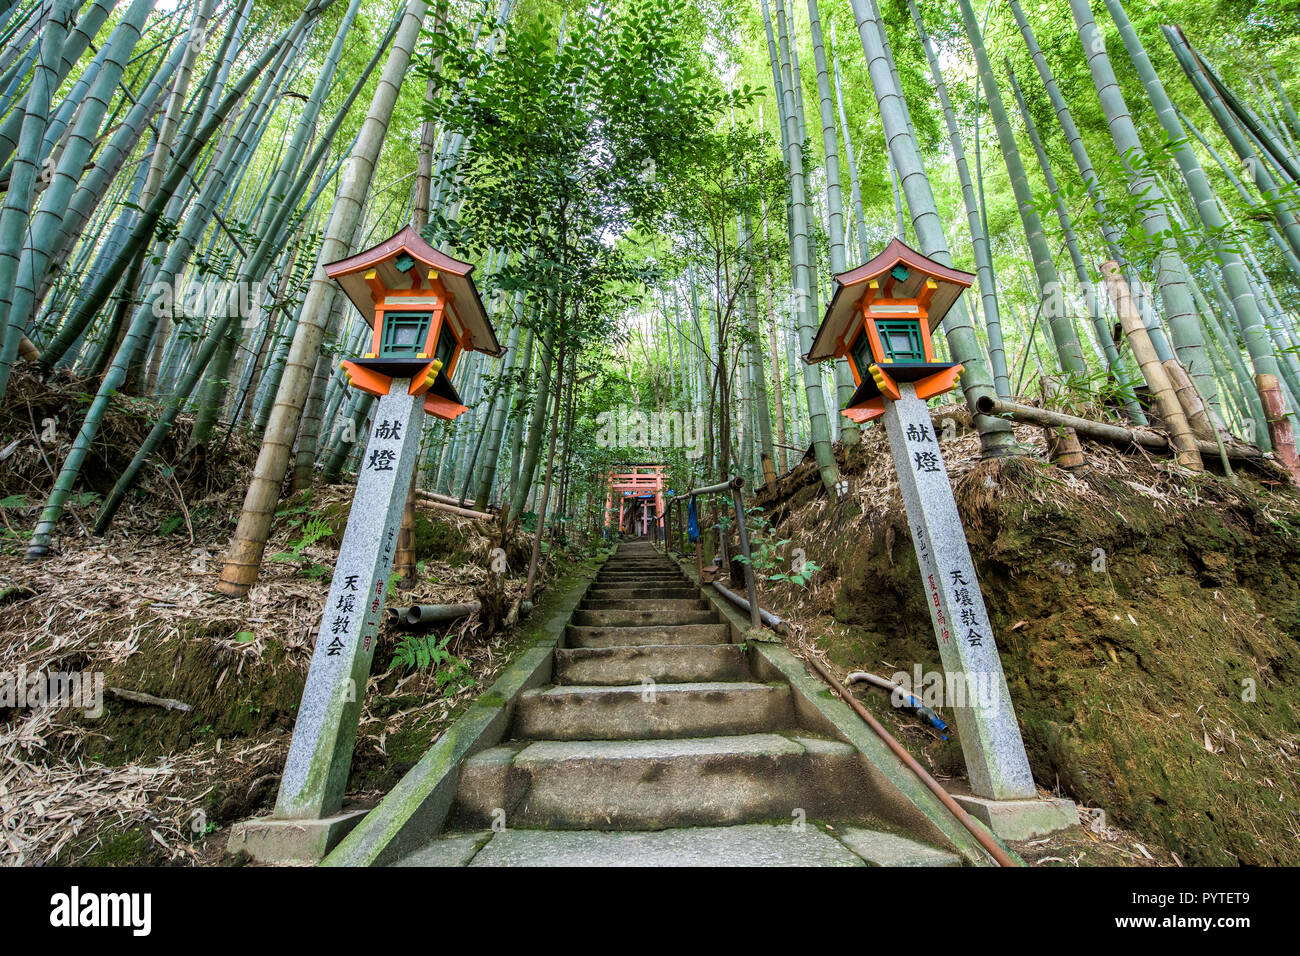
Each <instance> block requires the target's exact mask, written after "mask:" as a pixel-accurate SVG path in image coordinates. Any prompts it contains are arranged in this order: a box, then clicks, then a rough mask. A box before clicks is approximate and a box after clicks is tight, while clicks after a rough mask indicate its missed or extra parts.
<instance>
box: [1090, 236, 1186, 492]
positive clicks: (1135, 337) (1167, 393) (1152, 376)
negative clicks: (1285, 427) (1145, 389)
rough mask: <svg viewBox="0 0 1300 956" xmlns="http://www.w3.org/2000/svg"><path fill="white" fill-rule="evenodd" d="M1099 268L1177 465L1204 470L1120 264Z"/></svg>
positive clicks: (1184, 416) (1111, 262)
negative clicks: (1166, 434)
mask: <svg viewBox="0 0 1300 956" xmlns="http://www.w3.org/2000/svg"><path fill="white" fill-rule="evenodd" d="M1100 268H1101V274H1102V276H1104V277H1105V280H1106V291H1107V292H1108V293H1110V300H1111V303H1112V304H1113V305H1114V307H1115V314H1116V315H1118V316H1119V320H1120V323H1121V324H1122V325H1123V327H1124V337H1125V338H1127V339H1128V345H1129V348H1130V349H1132V350H1133V358H1134V359H1136V360H1137V363H1138V367H1139V368H1140V369H1141V370H1142V377H1143V378H1144V379H1146V383H1147V385H1148V386H1149V387H1150V388H1151V394H1152V397H1153V398H1154V399H1155V403H1156V408H1157V409H1158V411H1159V412H1160V417H1161V418H1162V419H1164V423H1165V428H1166V429H1167V430H1168V431H1169V440H1170V443H1171V444H1172V445H1173V448H1174V455H1175V457H1176V458H1177V460H1178V464H1180V465H1182V466H1183V467H1184V468H1187V469H1189V470H1191V471H1204V470H1205V464H1204V463H1203V462H1202V461H1201V453H1200V451H1199V450H1198V449H1197V446H1196V434H1195V433H1194V432H1193V431H1192V426H1191V424H1190V423H1189V422H1188V420H1187V416H1186V415H1185V414H1184V413H1183V406H1182V403H1181V402H1180V401H1179V400H1178V393H1177V392H1176V391H1175V390H1174V386H1173V383H1172V382H1171V381H1170V380H1169V373H1168V372H1167V371H1166V370H1165V367H1164V366H1163V365H1162V364H1161V363H1160V359H1159V357H1158V356H1157V355H1156V350H1155V346H1154V345H1152V344H1151V336H1150V335H1148V334H1147V329H1146V326H1145V325H1143V324H1142V317H1141V316H1140V315H1139V314H1138V310H1137V307H1136V306H1134V304H1133V297H1132V295H1131V293H1130V292H1129V288H1128V283H1127V282H1126V281H1125V280H1124V277H1123V276H1122V275H1121V274H1120V268H1119V263H1118V262H1116V261H1115V260H1114V259H1111V260H1110V261H1108V262H1103V263H1102V264H1101V266H1100Z"/></svg>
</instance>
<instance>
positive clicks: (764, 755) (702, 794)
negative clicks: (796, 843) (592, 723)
mask: <svg viewBox="0 0 1300 956" xmlns="http://www.w3.org/2000/svg"><path fill="white" fill-rule="evenodd" d="M858 759H859V758H858V752H857V751H856V750H855V749H854V748H853V747H851V746H849V745H848V744H845V743H842V742H840V741H836V740H824V739H820V738H811V737H802V736H800V737H796V736H789V737H787V736H783V735H780V734H747V735H743V736H735V737H705V738H686V739H681V740H609V741H606V740H583V741H538V742H535V743H523V742H516V743H513V744H507V745H502V746H497V747H491V748H489V749H487V750H484V751H482V752H481V753H478V754H475V755H474V756H473V757H471V758H469V759H468V760H466V761H465V763H464V765H463V767H462V769H461V775H460V784H459V789H458V790H457V794H456V806H455V807H454V808H453V811H452V813H453V817H454V822H455V823H456V824H458V825H461V826H464V827H466V828H481V827H484V826H489V825H491V824H492V823H493V821H494V820H497V821H499V822H503V823H504V824H505V826H506V827H507V828H513V827H525V828H532V827H544V828H548V829H557V830H660V829H664V828H667V827H683V826H716V825H721V824H731V823H751V822H757V821H772V820H782V821H784V820H795V819H813V818H821V819H837V818H838V819H854V820H856V819H858V818H859V817H860V816H862V810H861V809H860V808H861V802H860V801H861V795H862V794H863V793H864V792H865V788H866V781H865V779H864V774H863V772H862V767H861V765H860V764H859V762H858ZM502 813H504V818H502V816H501V814H502Z"/></svg>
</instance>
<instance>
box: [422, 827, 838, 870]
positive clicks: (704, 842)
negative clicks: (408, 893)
mask: <svg viewBox="0 0 1300 956" xmlns="http://www.w3.org/2000/svg"><path fill="white" fill-rule="evenodd" d="M471 836H472V835H471ZM449 839H450V838H449ZM435 842H440V841H435ZM459 845H460V846H462V847H463V846H469V847H470V848H472V847H473V846H474V843H473V841H469V842H466V841H465V838H464V837H462V838H461V843H460V844H459ZM448 849H450V848H448ZM415 855H416V854H412V856H415ZM463 857H464V854H463V852H462V853H455V852H450V853H449V852H447V851H446V850H444V851H443V853H442V854H440V858H442V859H446V860H455V861H456V862H455V863H452V864H451V865H459V861H460V859H461V858H463ZM407 865H412V866H415V865H421V864H419V863H416V862H414V861H413V862H411V863H409V864H407ZM423 865H429V863H427V862H426V863H424V864H423ZM433 865H437V864H436V863H435V864H433ZM468 865H470V866H666V867H673V866H761V867H770V866H862V865H863V862H862V860H861V859H859V858H858V857H857V856H856V855H854V854H853V853H852V852H850V851H849V850H848V848H847V847H845V846H844V844H842V843H840V842H839V841H838V840H836V839H835V838H834V837H832V836H829V835H827V834H826V833H824V832H823V831H822V830H819V829H818V828H817V827H815V826H813V825H812V824H808V825H807V826H805V827H803V828H801V829H797V830H796V829H795V828H794V827H792V826H790V825H789V824H787V823H780V824H773V823H750V824H741V825H739V826H730V827H680V828H677V829H673V830H654V831H650V832H645V831H641V832H637V831H626V830H620V831H614V832H608V831H601V830H568V831H555V830H510V829H506V830H503V831H502V832H500V833H497V834H493V835H492V838H491V840H490V841H489V842H488V843H487V844H486V845H485V846H484V847H483V848H482V849H481V850H478V851H477V853H475V854H474V855H473V856H472V857H470V858H469V863H468Z"/></svg>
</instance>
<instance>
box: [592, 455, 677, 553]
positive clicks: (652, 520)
mask: <svg viewBox="0 0 1300 956" xmlns="http://www.w3.org/2000/svg"><path fill="white" fill-rule="evenodd" d="M622 467H624V468H630V470H629V471H611V472H610V473H609V477H608V478H607V479H606V486H607V487H606V494H605V526H606V527H608V528H611V529H614V530H616V531H617V532H618V533H619V534H636V535H639V536H641V537H645V536H647V535H648V534H649V533H650V526H651V524H654V525H655V526H657V527H659V528H660V529H662V528H663V520H664V519H663V515H664V467H665V466H663V465H630V466H629V465H624V466H622Z"/></svg>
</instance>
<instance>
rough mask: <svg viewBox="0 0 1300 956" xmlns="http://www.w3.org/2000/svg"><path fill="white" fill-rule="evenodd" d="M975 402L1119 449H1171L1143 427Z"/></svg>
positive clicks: (1214, 450)
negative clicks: (1067, 430) (1132, 446)
mask: <svg viewBox="0 0 1300 956" xmlns="http://www.w3.org/2000/svg"><path fill="white" fill-rule="evenodd" d="M975 405H976V409H977V410H978V411H979V413H980V414H981V415H1006V416H1007V417H1009V418H1011V419H1013V420H1015V421H1018V422H1024V423H1025V424H1027V425H1041V426H1045V427H1047V428H1073V429H1074V430H1075V431H1076V432H1078V433H1079V434H1080V435H1083V436H1085V437H1087V438H1091V439H1093V440H1094V441H1104V442H1107V443H1109V444H1112V445H1119V446H1120V447H1122V448H1127V447H1128V446H1130V445H1138V446H1140V447H1142V448H1149V449H1151V450H1152V451H1163V452H1170V453H1172V451H1173V448H1172V446H1171V445H1170V444H1169V439H1168V438H1166V437H1165V436H1164V435H1161V434H1159V433H1157V432H1153V431H1151V430H1149V429H1146V428H1133V427H1129V426H1126V425H1111V424H1108V423H1106V422H1095V421H1093V420H1092V419H1090V418H1079V417H1078V416H1076V415H1066V414H1063V413H1061V412H1053V411H1049V410H1048V409H1046V408H1035V407H1034V406H1032V405H1021V404H1019V403H1017V402H1008V401H1005V400H1003V399H1000V398H994V397H993V396H992V395H981V396H980V397H979V400H978V401H976V403H975ZM1196 446H1197V448H1198V449H1199V451H1200V452H1201V454H1204V455H1211V456H1214V457H1218V454H1219V446H1218V445H1217V444H1216V443H1215V442H1212V441H1202V440H1200V439H1198V440H1197V441H1196ZM1224 451H1225V452H1226V453H1227V455H1228V457H1229V458H1235V459H1239V460H1242V461H1262V460H1263V458H1264V453H1263V452H1261V451H1260V450H1259V449H1258V448H1256V447H1254V446H1253V445H1237V444H1234V445H1227V446H1225V448H1224Z"/></svg>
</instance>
